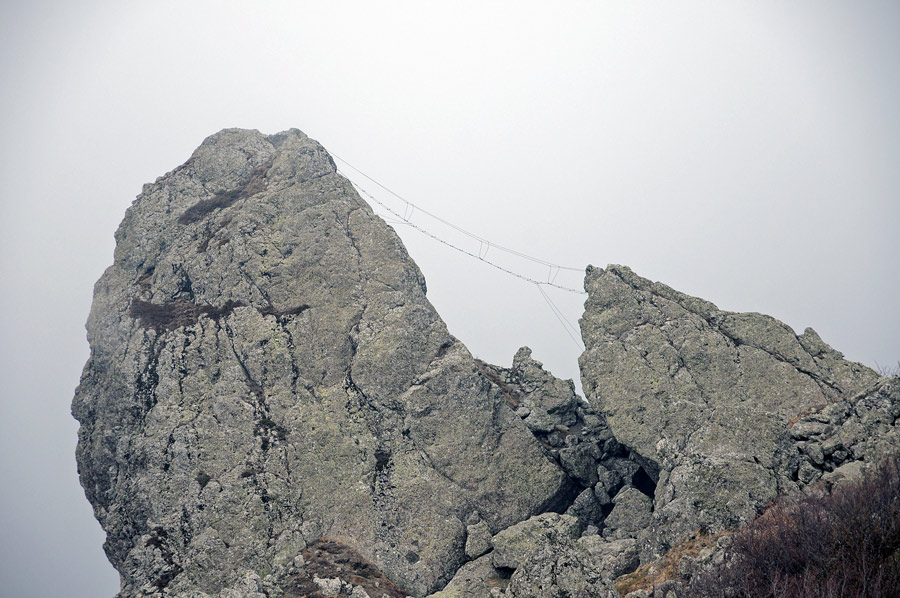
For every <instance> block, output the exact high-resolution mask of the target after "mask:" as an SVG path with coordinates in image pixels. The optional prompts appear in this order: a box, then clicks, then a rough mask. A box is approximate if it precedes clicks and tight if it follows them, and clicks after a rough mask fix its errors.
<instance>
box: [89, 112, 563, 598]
mask: <svg viewBox="0 0 900 598" xmlns="http://www.w3.org/2000/svg"><path fill="white" fill-rule="evenodd" d="M116 241H117V245H116V251H115V261H114V263H113V265H112V266H111V267H110V268H109V269H108V270H107V271H106V272H105V273H104V274H103V276H102V278H101V279H100V280H99V282H98V283H97V284H96V287H95V295H94V303H93V307H92V309H91V314H90V318H89V320H88V325H87V329H88V339H89V342H90V346H91V356H90V360H89V361H88V363H87V365H86V366H85V369H84V373H83V376H82V381H81V384H80V386H79V387H78V390H77V392H76V396H75V399H74V402H73V407H72V409H73V413H74V415H75V417H76V418H77V419H78V421H79V422H80V423H81V428H80V430H79V443H78V449H77V460H78V466H79V472H80V476H81V482H82V485H83V486H84V489H85V492H86V494H87V497H88V499H89V500H90V502H91V504H92V505H93V506H94V510H95V514H96V516H97V518H98V519H99V520H100V522H101V524H102V525H103V528H104V529H105V530H106V532H107V541H106V544H105V549H106V552H107V555H108V556H109V559H110V560H111V562H112V563H113V565H114V566H115V567H116V568H117V569H118V570H119V572H120V574H121V579H122V590H121V593H120V596H121V597H122V598H125V597H131V596H147V595H157V594H158V595H163V594H165V595H166V596H181V595H185V596H188V595H190V596H196V597H200V596H205V595H213V596H214V595H220V593H221V596H223V597H224V596H226V595H228V596H232V595H241V596H243V595H254V594H253V593H252V592H251V590H250V589H247V588H251V589H252V588H257V589H256V590H253V591H257V590H258V591H260V592H265V593H266V595H273V596H274V595H277V594H279V593H282V592H283V593H284V595H286V596H290V595H298V596H299V595H306V594H307V593H309V591H308V590H309V588H307V586H308V585H309V583H310V581H309V579H311V578H313V577H315V576H317V575H318V576H319V577H320V578H326V577H329V576H328V575H326V573H328V572H329V571H331V569H329V567H331V566H332V565H333V566H337V565H335V564H334V563H335V562H336V563H345V564H346V563H347V562H348V559H349V560H350V562H356V563H358V564H359V567H358V568H357V569H360V568H361V570H363V571H370V572H375V571H378V575H375V574H374V573H373V574H372V576H371V577H372V579H374V580H375V581H372V580H369V583H370V586H364V584H363V581H365V579H363V578H366V579H367V577H366V575H365V574H360V575H361V577H360V575H357V578H356V579H357V581H359V584H360V588H363V587H369V588H370V591H372V592H375V590H372V589H371V588H381V589H383V590H384V593H387V594H389V595H394V594H390V592H388V591H387V589H386V588H387V586H386V585H385V584H386V583H387V582H385V583H381V582H379V581H378V579H381V578H380V577H379V576H380V575H382V574H383V575H384V576H386V577H385V579H388V580H390V582H391V583H393V584H396V586H397V587H395V588H394V590H392V591H396V592H399V593H398V594H397V595H404V593H412V594H415V595H423V594H425V593H427V592H428V591H431V590H434V589H438V588H439V587H442V586H443V584H444V583H445V582H446V581H447V580H448V579H449V577H450V576H451V575H452V574H453V573H454V572H455V571H456V570H457V569H458V567H459V566H460V565H461V564H462V563H463V561H464V559H465V558H466V557H465V546H466V526H467V525H470V524H473V523H477V522H484V525H485V526H486V528H487V530H489V533H496V532H498V531H500V530H502V529H503V528H506V527H508V526H510V525H512V524H514V523H517V522H519V521H521V520H523V519H526V518H527V517H529V516H531V515H535V514H538V513H542V512H544V511H547V510H551V509H560V508H565V505H564V503H565V502H566V501H569V500H570V499H571V496H570V495H571V494H572V493H573V492H574V487H573V484H572V482H571V480H570V479H569V478H568V477H567V476H566V475H565V473H564V472H563V471H562V470H561V469H560V468H559V467H558V466H557V465H556V464H555V463H553V462H552V461H551V460H550V459H549V458H548V457H547V456H546V454H545V452H544V449H543V448H542V447H541V445H540V444H539V442H538V440H537V439H536V438H535V437H534V436H533V435H532V434H531V432H530V431H529V430H528V428H527V426H526V425H525V423H523V422H522V420H521V419H520V418H519V417H517V416H516V415H515V414H514V413H513V412H512V410H511V409H510V408H509V406H508V405H507V404H506V402H505V401H504V399H503V396H502V393H501V391H500V389H499V388H497V387H496V386H494V385H493V384H492V383H491V382H489V381H488V380H487V378H485V376H484V375H483V374H482V373H481V372H480V371H479V370H478V367H477V366H476V364H475V361H474V360H473V358H472V356H471V355H470V354H469V352H468V351H467V350H466V349H465V347H464V346H463V345H462V344H461V343H460V342H458V341H457V340H456V339H455V338H454V337H453V336H451V335H450V334H449V333H448V331H447V329H446V326H445V325H444V323H443V322H442V321H441V319H440V317H439V316H438V315H437V314H436V313H435V311H434V309H433V307H432V306H431V304H430V303H429V302H428V300H427V299H426V297H425V282H424V279H423V277H422V274H421V272H420V271H419V269H418V268H417V267H416V265H415V264H414V263H413V262H412V260H411V259H410V258H409V256H408V255H407V253H406V251H405V249H404V248H403V246H402V244H401V242H400V240H399V238H398V237H397V236H396V234H395V233H394V232H393V230H392V229H390V228H389V227H388V226H387V225H386V224H385V223H384V222H383V221H382V220H381V219H380V218H378V217H377V216H375V215H374V213H373V212H372V210H371V209H370V208H369V206H368V205H366V204H365V203H364V202H363V201H362V200H361V199H360V198H359V197H358V195H357V193H356V192H355V190H354V189H353V187H352V185H351V184H350V183H349V181H347V180H346V179H345V178H344V177H342V176H340V175H339V174H337V173H336V169H335V166H334V163H333V162H332V160H331V158H330V156H328V154H327V153H326V152H325V151H324V149H323V148H322V147H321V146H320V145H319V144H318V143H317V142H315V141H313V140H312V139H310V138H308V137H307V136H306V135H304V134H303V133H301V132H300V131H297V130H290V131H285V132H283V133H279V134H277V135H270V136H266V135H263V134H261V133H259V132H257V131H247V130H237V129H229V130H224V131H221V132H220V133H217V134H215V135H213V136H211V137H209V138H208V139H206V140H205V141H204V142H203V144H202V145H201V146H200V147H199V148H198V149H197V150H196V151H195V152H194V154H193V155H192V156H191V158H190V159H189V160H188V161H187V162H186V163H185V164H184V165H182V166H180V167H178V168H176V169H175V170H173V171H172V172H170V173H168V174H166V175H165V176H163V177H161V178H159V179H158V180H157V181H156V182H154V183H152V184H149V185H146V186H145V187H144V189H143V192H142V193H141V194H140V195H139V196H138V198H137V199H136V200H135V202H134V203H133V205H132V206H131V207H130V208H129V209H128V211H127V213H126V216H125V219H124V221H123V222H122V224H121V226H120V227H119V230H118V231H117V233H116ZM316 554H321V555H324V556H322V557H321V558H319V557H315V555H316ZM329 555H330V556H329ZM335 555H338V556H335ZM348 555H349V556H348ZM326 557H328V558H326ZM332 557H334V558H332ZM338 557H340V558H338ZM329 558H330V559H331V560H329ZM323 563H331V565H326V564H323ZM317 564H318V565H317ZM317 566H318V567H319V569H317V568H316V567H317ZM332 568H333V567H332ZM331 572H332V573H333V571H331ZM356 573H359V571H356ZM304 584H306V585H304ZM371 584H375V585H371ZM379 584H381V585H379ZM315 587H316V586H313V588H315ZM323 587H324V586H323ZM241 588H243V589H241ZM291 588H293V589H291ZM304 588H306V589H304ZM397 588H399V589H397ZM315 591H324V590H321V588H320V590H315ZM229 592H231V593H229ZM234 592H237V594H234ZM292 592H293V594H292ZM372 595H373V598H380V594H378V593H377V592H376V593H373V594H372Z"/></svg>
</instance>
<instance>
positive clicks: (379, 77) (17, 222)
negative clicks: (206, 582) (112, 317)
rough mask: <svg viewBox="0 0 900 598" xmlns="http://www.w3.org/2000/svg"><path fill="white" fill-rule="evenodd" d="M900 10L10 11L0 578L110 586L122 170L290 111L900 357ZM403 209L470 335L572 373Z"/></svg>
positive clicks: (482, 200) (538, 332) (473, 197)
mask: <svg viewBox="0 0 900 598" xmlns="http://www.w3.org/2000/svg"><path fill="white" fill-rule="evenodd" d="M898 31H900V3H897V2H895V1H892V0H890V1H889V0H885V1H857V2H852V3H851V2H838V1H827V0H803V1H795V2H781V1H774V0H772V1H760V0H754V1H747V2H721V1H719V0H710V1H706V2H698V1H683V2H677V3H674V2H671V3H670V2H667V3H649V2H596V1H591V2H553V3H550V2H523V1H517V2H490V1H480V2H452V3H450V2H441V3H438V2H423V1H421V0H419V1H408V2H370V1H366V2H363V1H355V2H351V1H343V2H342V1H333V2H323V1H318V2H305V1H294V2H255V3H249V2H213V1H207V0H192V1H191V2H173V1H154V2H137V1H135V2H96V1H94V2H77V3H76V2H47V1H35V0H30V1H28V2H24V1H12V0H7V1H6V2H3V3H2V5H0V81H2V85H0V108H2V111H0V119H2V130H3V135H2V142H0V151H2V153H0V180H2V181H3V192H2V196H0V198H2V199H0V210H2V212H0V227H2V228H0V243H2V245H0V280H2V284H0V334H2V336H0V339H2V345H0V349H2V354H0V384H2V386H0V389H2V396H0V401H2V402H0V409H2V413H0V517H2V522H0V529H2V530H3V533H2V534H0V579H2V590H0V591H2V593H3V594H4V595H8V596H16V597H30V596H33V597H45V596H55V595H60V596H63V595H64V596H69V597H97V596H112V595H113V594H114V593H115V592H116V591H117V588H118V579H117V575H116V574H115V572H114V571H113V570H112V568H111V567H110V566H109V565H108V563H106V561H105V557H104V556H103V553H102V550H101V548H100V547H101V543H102V538H103V536H102V533H101V530H100V528H99V525H98V524H97V523H96V522H95V521H94V520H93V518H92V515H91V511H90V507H89V505H88V503H87V501H86V500H85V498H84V495H83V493H82V491H81V488H80V487H79V485H78V482H77V477H76V473H75V461H74V446H75V430H76V424H75V422H74V420H72V419H71V416H70V415H69V403H70V401H71V397H72V393H73V390H74V388H75V386H76V384H77V382H78V377H79V374H80V371H81V367H82V366H83V364H84V362H85V360H86V359H87V354H88V350H87V344H86V342H85V340H84V329H83V323H84V321H85V319H86V318H87V314H88V309H89V306H90V301H91V293H92V285H93V283H94V281H95V280H96V279H97V278H98V277H99V276H100V273H101V272H102V270H103V269H104V268H105V267H106V266H107V265H109V264H110V263H111V261H112V251H113V236H112V234H113V231H114V230H115V228H116V226H117V225H118V223H119V221H120V220H121V218H122V216H123V214H124V211H125V209H126V208H127V207H128V205H129V204H130V203H131V201H132V200H133V198H134V197H135V195H137V194H138V193H139V192H140V189H141V185H142V184H143V183H145V182H149V181H152V180H154V179H155V178H156V177H157V176H160V175H162V174H163V173H165V172H167V171H169V170H171V169H172V168H174V167H175V166H177V165H179V164H181V163H182V162H184V161H185V160H186V159H187V158H188V156H189V155H190V154H191V152H192V151H193V149H194V148H195V147H196V146H197V145H199V144H200V142H201V141H202V140H203V138H204V137H206V136H207V135H210V134H212V133H214V132H215V131H218V130H219V129H222V128H224V127H246V128H257V129H260V130H261V131H263V132H266V133H275V132H277V131H280V130H283V129H286V128H289V127H297V128H299V129H301V130H303V131H304V132H306V133H307V134H309V135H310V136H312V137H314V138H315V139H317V140H319V141H320V142H321V143H322V144H324V145H325V147H326V148H327V149H329V150H331V151H333V152H334V153H336V154H337V155H339V156H341V157H343V158H346V159H347V160H349V161H350V162H351V163H353V164H354V165H356V166H357V167H359V168H361V169H362V170H363V171H365V172H366V173H367V174H369V175H370V176H372V177H374V178H375V179H378V180H379V181H381V182H382V183H384V184H385V185H387V186H388V187H390V188H391V189H393V190H394V191H396V192H398V193H400V194H401V195H403V196H404V197H406V198H407V199H409V200H411V201H413V202H415V203H417V204H419V205H420V206H421V207H423V208H425V209H427V210H429V211H431V212H433V213H435V214H438V215H440V216H442V217H444V218H446V219H448V220H450V221H452V222H454V223H456V224H458V225H460V226H462V227H464V228H466V229H468V230H470V231H472V232H473V233H475V234H477V235H480V236H482V237H485V238H487V239H489V240H491V241H493V242H495V243H499V244H501V245H505V246H508V247H512V248H515V249H519V250H521V251H526V252H528V253H530V254H532V255H536V256H538V257H541V258H543V259H545V260H548V261H551V262H554V263H558V264H562V265H566V266H574V267H577V268H582V267H584V266H585V265H586V264H588V263H591V264H594V265H598V266H605V265H606V264H607V263H622V264H627V265H629V266H631V267H632V268H633V269H634V270H635V271H636V272H638V273H639V274H641V275H643V276H646V277H649V278H652V279H656V280H661V281H663V282H665V283H667V284H669V285H671V286H673V287H675V288H677V289H679V290H682V291H684V292H687V293H691V294H694V295H699V296H701V297H704V298H706V299H708V300H711V301H713V302H714V303H716V304H717V305H718V306H719V307H721V308H723V309H729V310H738V311H760V312H764V313H768V314H771V315H773V316H775V317H777V318H779V319H781V320H783V321H785V322H787V323H788V324H790V325H791V326H793V327H794V328H795V329H797V330H798V331H800V330H802V329H803V328H805V327H806V326H812V327H814V328H815V329H816V330H817V331H818V332H819V333H820V334H821V336H822V337H823V339H824V340H825V341H826V342H828V343H830V344H831V345H832V346H834V347H835V348H837V349H838V350H840V351H843V352H844V353H845V354H846V355H847V357H849V358H851V359H855V360H859V361H863V362H864V363H866V364H868V365H871V366H875V365H876V362H877V363H878V364H881V365H882V366H896V364H897V361H898V360H900V343H898V338H900V309H898V298H900V277H898V275H897V258H898V257H900V236H898V231H900V196H898V193H900V167H898V166H900V111H898V106H900V64H898V59H900V36H898V35H897V32H898ZM348 174H352V171H351V172H348ZM351 178H354V179H355V180H358V181H359V182H361V183H363V186H364V187H365V188H367V189H368V190H369V191H372V192H375V191H377V188H375V187H374V185H371V184H369V183H366V182H365V179H362V178H361V177H358V176H353V177H351ZM379 197H384V198H387V195H386V194H384V193H383V192H380V194H379ZM413 221H414V222H417V223H419V224H420V225H422V226H425V227H429V228H432V229H433V232H437V233H439V234H441V233H442V232H446V231H445V230H444V231H442V230H441V229H440V226H439V225H437V224H436V223H435V222H433V221H432V222H429V221H428V219H427V218H425V216H424V215H422V214H421V213H419V214H418V215H414V216H413ZM396 228H397V229H398V232H399V233H400V235H401V236H402V237H403V239H404V241H405V242H406V244H407V247H408V249H409V251H410V253H411V254H412V256H413V258H414V259H416V260H417V262H418V263H419V265H420V267H421V268H422V270H423V272H424V273H425V276H426V278H427V280H428V286H429V296H430V297H431V300H432V302H433V303H434V304H435V305H436V307H437V308H438V311H439V312H440V313H441V315H442V316H443V317H444V319H445V320H446V321H447V323H448V325H449V327H450V330H451V331H452V332H453V333H454V334H456V335H457V336H458V337H459V338H461V339H462V340H463V341H464V342H465V343H466V344H467V345H468V346H469V348H470V349H471V351H472V352H473V353H474V354H476V355H477V356H479V357H482V358H484V359H486V360H488V361H493V362H495V363H500V364H508V363H509V362H510V360H511V358H512V355H513V353H514V352H515V350H516V349H517V348H518V347H519V346H521V345H524V344H527V345H530V346H531V347H532V348H533V349H534V354H535V357H536V358H537V359H539V360H541V361H543V362H544V363H545V365H547V366H548V367H549V368H550V369H551V370H552V371H553V372H554V373H556V374H557V375H559V376H562V377H576V378H577V376H578V371H577V364H576V358H577V355H578V353H579V349H578V348H577V347H576V345H575V343H573V341H572V340H571V339H570V338H569V337H568V336H566V334H565V331H564V329H563V328H562V326H561V325H560V324H559V322H558V321H557V320H556V319H555V318H554V316H553V313H552V312H551V311H550V309H549V308H548V306H547V305H546V304H545V303H544V300H543V299H542V297H541V295H540V294H539V292H538V291H537V289H536V288H535V287H534V285H530V284H527V283H523V282H521V281H519V280H517V279H514V278H511V277H508V276H504V275H501V274H499V273H498V272H497V271H496V270H493V269H492V268H490V267H488V266H485V265H484V264H481V263H479V262H477V261H474V260H472V259H470V258H466V257H464V256H462V255H459V254H455V253H452V252H449V251H447V250H446V248H445V247H443V246H441V245H439V244H436V243H435V242H433V241H432V240H430V239H428V238H426V237H423V236H421V235H419V234H418V233H417V232H416V231H414V230H410V229H409V227H406V226H401V225H398V226H396ZM472 244H473V245H472V246H471V247H469V249H470V250H471V251H475V252H477V251H478V250H479V245H478V243H476V242H474V241H472ZM489 256H490V257H500V254H499V252H497V251H496V250H492V253H489ZM522 267H523V268H524V265H523V266H522ZM534 274H535V275H536V276H541V277H544V276H546V275H547V272H546V271H545V270H543V269H538V271H536V272H534ZM580 278H581V275H580V274H579V273H577V272H575V273H567V272H563V273H561V274H560V275H559V277H558V279H557V281H558V282H562V283H563V284H568V285H572V286H576V287H578V286H580V284H581V280H580ZM548 293H549V295H550V296H551V298H552V299H553V301H554V302H556V304H557V305H559V306H560V308H561V309H562V310H563V311H564V312H565V314H566V317H567V318H568V319H569V320H570V321H572V322H573V323H574V322H577V319H578V317H579V316H580V315H581V303H582V301H583V297H581V296H578V295H575V294H572V293H566V292H564V291H555V290H551V291H548Z"/></svg>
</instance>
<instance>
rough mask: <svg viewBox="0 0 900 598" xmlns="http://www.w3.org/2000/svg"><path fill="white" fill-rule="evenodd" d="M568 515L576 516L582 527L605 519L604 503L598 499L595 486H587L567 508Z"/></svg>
mask: <svg viewBox="0 0 900 598" xmlns="http://www.w3.org/2000/svg"><path fill="white" fill-rule="evenodd" d="M566 515H571V516H572V517H575V518H576V519H578V521H579V522H581V526H582V527H587V526H588V525H594V524H598V523H600V522H601V521H602V520H603V505H602V504H600V501H598V500H597V497H596V495H595V494H594V489H593V488H585V489H584V490H583V491H582V492H581V494H579V495H578V496H577V497H576V498H575V501H574V502H573V503H572V506H570V507H569V508H568V509H567V510H566Z"/></svg>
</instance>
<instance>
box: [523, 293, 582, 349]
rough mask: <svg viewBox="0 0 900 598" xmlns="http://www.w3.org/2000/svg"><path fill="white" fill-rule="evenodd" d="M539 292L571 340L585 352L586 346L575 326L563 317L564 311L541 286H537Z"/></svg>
mask: <svg viewBox="0 0 900 598" xmlns="http://www.w3.org/2000/svg"><path fill="white" fill-rule="evenodd" d="M534 286H536V287H537V290H538V291H540V293H541V297H543V298H544V301H546V302H547V305H548V306H549V307H550V311H552V312H553V315H554V316H556V319H557V320H559V323H560V324H562V327H563V330H565V331H566V334H568V335H569V338H570V339H572V342H574V343H575V346H576V347H578V349H579V350H581V351H584V346H583V345H582V344H581V342H580V341H579V340H578V331H577V330H576V329H575V326H574V325H573V324H572V323H571V322H569V320H568V319H567V318H566V317H565V316H564V315H563V313H562V310H560V309H559V308H558V307H557V306H556V304H555V303H553V300H552V299H550V296H549V295H547V292H546V291H544V289H542V288H541V285H540V284H535V285H534ZM573 332H574V334H573Z"/></svg>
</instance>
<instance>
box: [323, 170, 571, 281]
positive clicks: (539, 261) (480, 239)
mask: <svg viewBox="0 0 900 598" xmlns="http://www.w3.org/2000/svg"><path fill="white" fill-rule="evenodd" d="M330 153H331V155H332V156H334V157H335V158H337V159H338V160H340V161H341V162H343V163H344V164H346V165H347V166H349V167H350V168H352V169H353V170H355V171H356V172H358V173H359V174H360V175H362V176H364V177H365V178H367V179H368V180H370V181H372V182H373V183H375V184H376V185H378V186H379V187H381V188H382V189H384V190H385V191H387V192H388V193H390V194H391V195H393V196H394V197H396V198H397V199H399V200H400V201H402V202H404V203H405V204H406V205H407V207H411V208H412V210H411V211H410V215H409V217H406V210H404V214H403V216H402V217H401V219H402V220H407V221H408V220H409V219H410V218H411V217H412V213H413V211H415V210H418V211H420V212H422V213H423V214H426V215H428V216H430V217H431V218H434V219H435V220H437V221H438V222H440V223H441V224H444V225H445V226H448V227H450V228H452V229H453V230H455V231H457V232H459V233H462V234H464V235H466V236H467V237H470V238H472V239H474V240H476V241H478V242H480V243H485V244H487V245H489V246H490V247H492V248H494V249H499V250H500V251H503V252H506V253H509V254H511V255H515V256H517V257H520V258H522V259H524V260H528V261H531V262H534V263H537V264H541V265H543V266H549V267H551V268H558V269H559V270H571V271H574V272H581V271H583V270H584V268H573V267H569V266H560V265H559V264H554V263H553V262H548V261H546V260H542V259H540V258H536V257H534V256H530V255H528V254H525V253H522V252H521V251H516V250H515V249H510V248H509V247H504V246H503V245H498V244H496V243H493V242H491V241H488V240H487V239H485V238H483V237H480V236H478V235H476V234H475V233H472V232H469V231H467V230H466V229H464V228H462V227H460V226H457V225H456V224H453V223H452V222H448V221H447V220H444V219H443V218H441V217H440V216H437V215H435V214H432V213H431V212H429V211H428V210H425V209H423V208H422V207H420V206H418V205H416V204H414V203H413V202H411V201H409V200H408V199H406V198H404V197H401V196H400V195H399V194H397V193H395V192H394V191H392V190H391V189H389V188H388V187H386V186H385V185H382V184H381V183H379V182H378V181H376V180H375V179H373V178H372V177H370V176H369V175H367V174H366V173H365V172H363V171H362V170H360V169H359V168H357V167H356V166H354V165H353V164H351V163H350V162H347V161H346V160H345V159H343V158H341V157H340V156H338V155H337V154H335V153H334V152H330ZM341 174H343V173H341ZM344 176H346V175H344ZM347 178H348V179H349V178H350V177H347ZM354 184H355V183H354Z"/></svg>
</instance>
